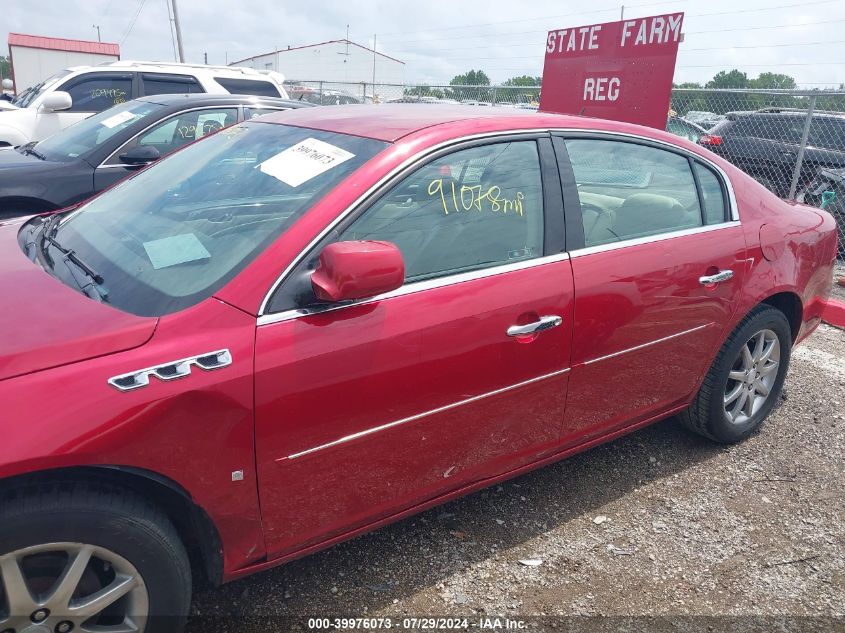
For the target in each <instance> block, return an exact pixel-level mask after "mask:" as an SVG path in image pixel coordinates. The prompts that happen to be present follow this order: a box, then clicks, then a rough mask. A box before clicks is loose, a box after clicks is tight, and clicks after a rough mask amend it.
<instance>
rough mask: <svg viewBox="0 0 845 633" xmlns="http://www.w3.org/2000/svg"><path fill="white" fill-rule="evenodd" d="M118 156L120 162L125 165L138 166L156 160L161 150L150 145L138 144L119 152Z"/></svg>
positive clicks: (159, 156)
mask: <svg viewBox="0 0 845 633" xmlns="http://www.w3.org/2000/svg"><path fill="white" fill-rule="evenodd" d="M118 158H119V159H120V162H122V163H125V164H126V165H134V166H136V167H140V166H142V165H148V164H150V163H152V162H154V161H157V160H158V159H159V158H161V152H159V151H158V149H157V148H155V147H153V146H152V145H138V146H136V147H133V148H132V149H130V150H129V151H128V152H125V153H123V154H121V155H120V156H118Z"/></svg>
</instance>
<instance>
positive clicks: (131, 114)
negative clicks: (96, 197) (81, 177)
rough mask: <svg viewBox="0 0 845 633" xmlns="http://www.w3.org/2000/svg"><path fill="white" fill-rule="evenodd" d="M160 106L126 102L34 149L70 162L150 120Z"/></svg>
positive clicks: (75, 125) (73, 126)
mask: <svg viewBox="0 0 845 633" xmlns="http://www.w3.org/2000/svg"><path fill="white" fill-rule="evenodd" d="M163 107H164V106H162V105H160V104H158V103H149V102H147V101H127V102H126V103H121V104H120V105H117V106H114V107H113V108H109V109H108V110H103V111H102V112H100V113H98V114H95V115H94V116H92V117H89V118H87V119H83V120H82V121H80V122H79V123H75V124H74V125H71V126H70V127H67V128H65V129H64V130H62V131H61V132H57V133H56V134H54V135H53V136H51V137H49V138H47V139H45V140H43V141H41V142H40V143H38V144H37V145H36V147H37V148H38V151H39V152H40V153H41V154H43V155H44V156H45V157H46V158H49V159H51V160H59V161H67V160H73V159H74V158H77V157H78V156H81V155H82V154H85V153H87V152H90V151H91V150H92V149H95V148H97V147H99V146H100V145H102V144H103V143H105V142H106V141H107V140H108V139H110V138H111V137H112V136H114V135H115V134H117V133H118V132H120V131H121V130H123V129H124V128H126V127H128V126H130V125H134V124H135V123H137V122H138V121H141V120H143V119H145V118H152V117H150V115H151V114H152V113H153V112H155V111H156V110H160V109H161V108H163Z"/></svg>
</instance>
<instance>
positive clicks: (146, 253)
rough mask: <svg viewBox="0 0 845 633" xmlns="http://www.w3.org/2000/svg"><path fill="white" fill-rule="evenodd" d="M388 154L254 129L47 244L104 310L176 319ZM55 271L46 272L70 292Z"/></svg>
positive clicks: (237, 131)
mask: <svg viewBox="0 0 845 633" xmlns="http://www.w3.org/2000/svg"><path fill="white" fill-rule="evenodd" d="M386 146H387V144H386V143H382V142H380V141H374V140H371V139H365V138H360V137H356V136H347V135H345V134H335V133H331V132H322V131H318V130H310V129H306V128H298V127H288V126H282V125H276V124H271V123H262V122H260V121H251V122H248V123H244V124H241V125H237V126H234V127H230V128H227V129H224V130H222V131H220V132H218V133H216V134H214V135H212V136H209V137H207V138H204V139H203V140H201V141H198V142H196V143H194V144H192V145H189V146H187V147H186V148H185V149H183V150H180V151H177V152H175V153H173V154H171V155H170V156H169V157H167V158H165V159H163V160H161V161H160V162H158V163H156V164H155V165H153V166H152V167H150V168H148V169H146V170H144V171H142V172H140V173H139V174H138V175H137V176H135V177H133V178H130V179H128V180H125V181H123V182H122V183H121V184H119V185H118V186H116V187H114V188H112V189H110V190H108V191H106V192H105V193H104V194H102V195H100V196H98V197H97V198H94V199H93V200H92V201H91V202H89V203H88V204H86V205H84V206H83V207H81V208H80V209H79V210H77V211H76V212H75V213H73V214H72V215H70V216H69V217H68V219H67V220H65V221H64V222H62V224H61V225H59V227H58V230H57V231H56V232H55V238H56V240H57V241H58V242H60V243H61V246H62V247H64V248H65V249H72V250H73V251H74V252H75V254H76V255H78V257H79V258H81V259H82V260H84V261H85V262H86V264H87V265H89V266H90V267H91V268H93V269H95V270H96V271H97V272H98V273H99V275H101V276H102V279H103V282H102V284H101V285H102V287H101V288H99V294H100V295H101V296H102V297H103V300H104V301H107V302H108V303H110V304H111V305H113V306H115V307H117V308H120V309H122V310H125V311H127V312H131V313H133V314H138V315H142V316H159V315H162V314H167V313H170V312H175V311H177V310H181V309H183V308H186V307H188V306H190V305H193V304H195V303H198V302H200V301H202V300H203V299H206V298H208V297H210V296H211V295H212V294H213V293H214V292H215V291H216V290H217V289H219V288H221V287H222V286H223V285H224V284H225V283H226V282H228V281H229V280H230V279H232V278H233V277H234V276H235V275H236V274H237V273H238V272H239V271H240V270H242V269H243V268H244V267H245V266H246V265H247V264H248V263H249V262H250V261H252V260H253V259H254V258H255V257H256V256H257V255H258V254H259V253H260V252H261V251H262V250H264V249H265V248H266V247H267V246H268V245H269V244H270V243H271V242H272V241H273V240H275V239H276V238H277V237H278V236H279V235H280V234H281V233H282V232H284V231H285V230H286V229H287V228H288V227H290V226H291V225H292V224H293V223H294V222H295V221H296V220H297V219H299V218H300V217H301V216H302V215H303V213H305V211H306V210H308V209H309V208H310V207H311V206H312V205H314V204H315V203H316V202H317V201H318V200H319V199H320V198H322V197H323V196H324V195H325V194H326V193H327V192H328V191H329V190H331V189H332V188H333V187H335V186H336V185H337V184H338V183H339V182H340V181H341V180H343V179H344V178H345V177H346V176H348V175H349V174H350V173H351V172H352V171H354V170H355V169H357V168H358V167H359V166H361V165H362V164H363V163H365V162H366V161H368V160H369V159H370V158H372V157H373V156H374V155H375V154H376V153H378V152H379V151H381V150H382V149H383V148H384V147H386ZM61 268H62V267H55V268H53V269H49V270H50V271H51V272H52V273H53V274H54V275H56V276H57V277H59V278H60V279H62V281H64V282H65V283H67V284H68V285H69V286H71V287H74V288H78V284H75V283H74V281H73V279H66V278H65V277H66V276H67V275H66V270H65V271H63V270H61ZM64 268H65V269H67V267H64Z"/></svg>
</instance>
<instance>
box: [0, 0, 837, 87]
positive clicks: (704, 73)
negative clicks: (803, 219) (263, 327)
mask: <svg viewBox="0 0 845 633" xmlns="http://www.w3.org/2000/svg"><path fill="white" fill-rule="evenodd" d="M579 6H580V7H583V8H585V9H586V10H578V9H577V7H579ZM178 8H179V15H180V19H181V22H182V31H183V36H184V42H185V54H186V57H187V61H192V62H202V59H203V53H204V52H207V53H208V61H209V63H212V64H223V63H225V62H226V60H227V59H228V61H230V62H231V61H234V60H237V59H241V58H244V57H249V56H251V55H255V54H258V53H264V52H267V51H270V50H273V49H274V48H276V47H280V48H285V47H286V46H288V45H290V46H299V45H304V44H313V43H317V42H321V41H325V40H330V39H342V38H344V37H345V36H346V25H347V24H348V25H349V31H350V39H351V40H353V41H357V42H359V43H361V44H364V45H368V46H370V45H372V39H373V34H374V33H375V34H377V35H378V37H377V42H378V45H377V48H378V50H379V51H380V52H384V53H386V54H388V55H391V56H393V57H396V58H398V59H400V60H402V61H404V62H406V71H405V78H406V81H407V82H418V81H419V82H429V83H438V82H448V80H449V79H450V78H451V77H453V76H454V75H455V74H458V73H460V72H464V71H465V70H468V69H470V68H474V69H479V68H480V69H482V70H484V71H485V72H486V73H487V74H488V75H489V76H490V78H491V79H492V80H493V81H494V82H497V81H502V80H505V79H507V78H508V77H511V76H513V75H520V74H530V75H540V74H542V69H543V54H544V48H545V39H546V32H547V31H548V30H551V29H557V28H565V27H568V26H581V25H587V24H595V23H598V22H607V21H611V20H616V19H618V18H619V11H620V4H614V3H613V2H610V1H609V0H595V1H594V2H589V3H587V2H583V0H578V1H574V2H566V1H561V0H531V1H530V2H526V1H524V0H523V1H519V0H517V1H514V0H509V1H505V0H424V1H415V2H403V1H401V0H371V1H362V0H357V1H356V0H346V1H343V2H340V1H332V0H296V1H294V0H248V1H246V2H244V1H241V0H178ZM673 11H684V12H685V13H686V17H685V20H684V33H685V41H684V43H683V44H681V48H680V52H679V56H678V64H677V70H676V71H675V80H676V81H702V82H703V81H706V80H707V79H709V78H710V77H712V76H713V74H714V73H715V72H717V71H719V70H722V69H731V68H734V67H736V68H739V69H741V70H744V71H746V72H747V73H748V74H749V76H756V75H757V74H759V73H760V72H767V71H769V72H784V73H787V74H790V75H792V76H793V77H795V78H796V80H797V81H798V82H799V84H801V85H802V86H806V87H818V86H821V85H838V84H839V83H840V82H845V0H807V1H805V2H800V1H799V0H766V1H763V0H746V1H745V2H737V0H673V1H663V2H659V1H656V2H651V3H646V2H631V3H629V4H628V5H627V6H626V9H625V17H626V18H629V17H641V16H647V15H654V14H661V13H670V12H673ZM93 24H98V25H100V29H101V33H102V39H103V41H110V42H118V43H119V44H120V45H121V56H122V57H123V59H143V60H173V59H174V53H173V43H172V39H171V31H170V28H169V22H168V11H167V0H0V37H4V38H5V37H6V32H8V31H13V32H20V33H31V34H36V35H47V36H53V37H66V38H75V39H95V40H96V37H97V32H96V30H95V29H94V28H93V27H92V25H93ZM3 47H4V48H5V42H4V45H3ZM283 71H284V69H283ZM286 74H288V75H291V74H292V73H291V72H287V73H286ZM314 79H318V78H317V77H315V78H314Z"/></svg>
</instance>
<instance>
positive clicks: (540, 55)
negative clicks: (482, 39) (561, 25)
mask: <svg viewBox="0 0 845 633" xmlns="http://www.w3.org/2000/svg"><path fill="white" fill-rule="evenodd" d="M824 44H845V40H832V41H827V42H806V43H800V44H796V43H789V44H767V45H763V46H757V45H749V46H708V47H703V48H682V49H678V53H689V52H702V51H730V50H734V49H758V48H784V47H793V46H796V47H797V46H819V45H824ZM439 57H440V58H441V59H443V60H445V61H467V60H490V59H499V60H509V59H543V58H544V51H540V52H538V53H536V54H534V55H508V56H506V57H502V56H499V57H478V56H472V57H450V56H439Z"/></svg>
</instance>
